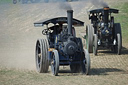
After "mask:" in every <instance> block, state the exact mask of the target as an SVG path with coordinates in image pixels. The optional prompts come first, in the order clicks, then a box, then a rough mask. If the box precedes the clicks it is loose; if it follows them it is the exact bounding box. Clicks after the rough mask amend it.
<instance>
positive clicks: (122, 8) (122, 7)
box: [114, 2, 128, 42]
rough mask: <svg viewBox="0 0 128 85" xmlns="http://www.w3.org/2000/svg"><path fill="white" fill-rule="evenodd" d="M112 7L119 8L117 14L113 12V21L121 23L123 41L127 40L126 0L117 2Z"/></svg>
mask: <svg viewBox="0 0 128 85" xmlns="http://www.w3.org/2000/svg"><path fill="white" fill-rule="evenodd" d="M114 8H116V9H118V10H119V14H114V16H115V18H114V19H115V23H120V24H121V29H122V36H123V41H124V42H128V37H127V36H128V2H121V3H117V4H116V5H115V6H114Z"/></svg>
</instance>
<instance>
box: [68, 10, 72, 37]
mask: <svg viewBox="0 0 128 85" xmlns="http://www.w3.org/2000/svg"><path fill="white" fill-rule="evenodd" d="M67 20H68V21H67V22H68V34H70V35H71V34H72V20H73V10H67Z"/></svg>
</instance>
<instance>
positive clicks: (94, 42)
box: [86, 7, 122, 55]
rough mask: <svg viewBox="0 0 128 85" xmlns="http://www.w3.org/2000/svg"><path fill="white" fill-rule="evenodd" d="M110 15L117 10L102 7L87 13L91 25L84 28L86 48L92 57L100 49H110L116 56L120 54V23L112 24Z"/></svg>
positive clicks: (112, 19)
mask: <svg viewBox="0 0 128 85" xmlns="http://www.w3.org/2000/svg"><path fill="white" fill-rule="evenodd" d="M111 13H118V10H117V9H111V8H109V7H104V8H103V9H95V10H91V11H89V19H90V20H91V24H92V25H87V26H86V47H87V49H88V51H89V52H93V53H94V55H97V50H98V49H100V47H105V48H110V49H111V50H112V51H114V52H116V53H117V54H120V53H121V48H122V35H121V27H120V23H114V17H113V16H111Z"/></svg>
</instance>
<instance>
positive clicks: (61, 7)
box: [59, 2, 72, 10]
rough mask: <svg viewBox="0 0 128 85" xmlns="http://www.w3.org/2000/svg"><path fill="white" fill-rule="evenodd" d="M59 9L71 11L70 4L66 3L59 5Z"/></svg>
mask: <svg viewBox="0 0 128 85" xmlns="http://www.w3.org/2000/svg"><path fill="white" fill-rule="evenodd" d="M59 8H60V9H64V10H72V6H71V4H70V3H67V2H64V3H59Z"/></svg>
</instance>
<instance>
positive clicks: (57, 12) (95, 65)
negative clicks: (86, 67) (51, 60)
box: [0, 1, 128, 85]
mask: <svg viewBox="0 0 128 85" xmlns="http://www.w3.org/2000/svg"><path fill="white" fill-rule="evenodd" d="M108 3H110V1H109V2H108ZM79 4H80V3H73V4H71V5H72V7H73V10H74V17H75V18H77V19H80V20H82V21H84V22H85V24H88V23H89V21H86V20H87V18H88V17H87V14H86V11H87V10H88V9H90V8H91V7H92V5H91V3H86V4H85V3H83V4H82V3H81V4H82V5H81V6H79ZM59 6H60V5H59V4H58V3H57V4H55V3H54V4H51V3H47V4H44V3H38V4H16V5H14V4H3V5H0V8H1V10H0V67H2V68H3V67H7V68H15V69H27V70H32V71H33V70H34V71H35V70H36V69H35V43H36V40H37V39H38V38H43V37H45V36H43V35H42V34H41V31H42V29H44V27H43V28H41V27H40V28H38V27H36V28H35V27H34V25H33V23H34V22H36V21H39V20H40V19H45V18H52V17H57V16H66V10H63V9H60V8H59ZM46 8H47V9H46ZM83 28H85V27H83ZM83 28H79V29H76V30H77V35H78V36H80V35H79V33H80V32H82V31H83V30H84V29H83ZM123 47H125V48H123V52H122V55H115V54H113V53H111V52H110V51H104V52H102V51H100V52H99V53H98V56H93V55H92V54H90V56H91V73H90V74H91V75H90V76H84V75H77V76H79V77H76V76H74V74H71V73H60V74H59V75H60V76H67V77H61V78H57V77H56V79H60V81H61V83H59V84H61V85H64V82H63V80H65V81H67V84H69V85H70V84H72V83H73V84H74V85H77V84H80V85H84V84H85V82H87V83H88V84H90V85H92V84H94V83H96V82H98V83H97V84H96V85H99V84H100V85H103V84H106V85H108V84H109V85H110V84H112V85H114V84H115V85H117V84H119V85H121V84H122V85H123V84H124V85H126V84H127V83H128V81H127V80H128V63H127V62H128V58H127V57H128V43H125V42H123ZM28 74H29V73H28ZM33 74H35V75H37V74H36V73H33ZM38 75H39V74H38ZM39 76H42V77H41V78H43V77H44V78H45V77H46V76H48V77H47V78H48V79H52V77H51V76H50V75H49V73H48V74H44V75H39ZM68 76H69V77H68ZM67 78H69V81H68V80H66V79H67ZM72 78H74V79H75V81H73V80H74V79H72ZM51 81H52V80H51ZM102 81H103V82H102ZM34 82H36V81H34ZM52 82H53V81H52ZM81 82H82V83H81ZM108 82H109V83H108ZM107 83H108V84H107ZM39 84H43V83H39ZM44 84H48V82H47V81H46V80H45V82H44ZM51 84H52V83H51ZM53 84H58V83H56V82H55V81H54V82H53Z"/></svg>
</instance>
